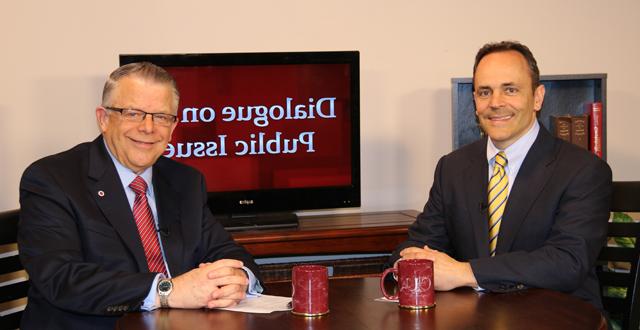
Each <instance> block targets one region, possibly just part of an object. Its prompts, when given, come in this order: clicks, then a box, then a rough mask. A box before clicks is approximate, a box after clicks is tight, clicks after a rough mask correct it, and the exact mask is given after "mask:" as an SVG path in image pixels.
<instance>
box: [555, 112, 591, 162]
mask: <svg viewBox="0 0 640 330" xmlns="http://www.w3.org/2000/svg"><path fill="white" fill-rule="evenodd" d="M552 124H553V127H554V134H555V135H556V137H558V138H560V139H563V140H565V141H567V142H571V143H573V144H575V145H577V146H580V147H582V148H585V149H587V150H590V151H591V152H593V153H594V154H596V155H598V157H602V103H601V102H593V103H588V104H587V106H586V110H585V113H584V114H582V115H561V116H552Z"/></svg>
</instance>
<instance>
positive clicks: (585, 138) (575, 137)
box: [571, 115, 589, 150]
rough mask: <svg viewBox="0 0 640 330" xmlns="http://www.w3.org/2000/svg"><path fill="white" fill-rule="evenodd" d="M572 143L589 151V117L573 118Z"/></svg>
mask: <svg viewBox="0 0 640 330" xmlns="http://www.w3.org/2000/svg"><path fill="white" fill-rule="evenodd" d="M571 143H573V144H575V145H577V146H578V147H581V148H584V149H587V150H589V117H587V115H573V116H571Z"/></svg>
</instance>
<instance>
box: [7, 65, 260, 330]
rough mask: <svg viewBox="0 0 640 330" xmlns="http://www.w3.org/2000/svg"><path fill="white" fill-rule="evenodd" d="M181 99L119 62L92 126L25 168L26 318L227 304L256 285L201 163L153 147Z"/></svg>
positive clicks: (102, 321)
mask: <svg viewBox="0 0 640 330" xmlns="http://www.w3.org/2000/svg"><path fill="white" fill-rule="evenodd" d="M178 100H179V94H178V91H177V89H176V85H175V81H174V80H173V78H172V77H171V76H170V75H169V74H168V73H167V72H166V71H165V70H163V69H162V68H160V67H157V66H155V65H153V64H150V63H134V64H129V65H125V66H123V67H120V68H118V69H117V70H115V71H114V72H113V73H112V74H111V75H110V76H109V78H108V80H107V82H106V84H105V87H104V91H103V98H102V105H101V106H99V107H97V109H96V117H97V121H98V126H99V127H100V130H101V132H102V134H101V136H99V137H98V138H96V139H95V140H94V141H93V142H88V143H83V144H80V145H78V146H76V147H74V148H72V149H70V150H68V151H65V152H62V153H59V154H56V155H53V156H49V157H46V158H43V159H41V160H39V161H37V162H35V163H33V164H32V165H31V166H29V167H28V168H27V169H26V170H25V172H24V174H23V177H22V181H21V183H20V204H21V214H20V225H19V233H18V245H19V250H20V258H21V261H22V263H23V265H24V267H25V269H26V270H27V272H28V274H29V281H30V284H31V287H30V291H29V295H28V304H27V307H26V310H25V313H24V315H23V319H22V328H23V329H57V328H59V329H97V328H105V329H106V328H109V329H112V328H113V327H114V324H115V321H116V320H117V318H118V316H121V315H122V314H123V313H125V312H131V311H139V310H153V309H156V308H160V307H162V308H215V307H227V306H232V305H234V304H237V303H238V302H239V301H240V300H242V299H244V298H245V296H246V294H247V293H252V292H255V291H261V290H262V288H261V286H260V284H259V280H258V279H257V278H256V276H257V275H258V267H257V265H256V264H255V263H254V261H253V259H252V257H251V256H250V255H249V254H248V253H247V252H246V251H245V250H244V249H243V248H242V247H240V246H238V245H237V244H235V243H234V241H233V240H232V238H231V237H230V235H229V234H228V233H227V232H226V231H225V230H224V229H223V227H222V226H221V225H220V223H218V222H217V221H215V220H214V219H213V217H212V215H211V212H210V211H209V209H208V207H207V193H206V187H205V183H204V179H203V177H202V175H201V174H200V173H199V172H198V171H196V170H194V169H192V168H190V167H188V166H185V165H181V164H179V163H177V162H175V161H173V160H170V159H167V158H165V157H161V155H162V154H163V153H164V150H165V148H166V146H167V143H168V142H169V140H170V139H171V134H172V132H173V130H174V128H175V127H176V124H177V120H176V113H177V110H178Z"/></svg>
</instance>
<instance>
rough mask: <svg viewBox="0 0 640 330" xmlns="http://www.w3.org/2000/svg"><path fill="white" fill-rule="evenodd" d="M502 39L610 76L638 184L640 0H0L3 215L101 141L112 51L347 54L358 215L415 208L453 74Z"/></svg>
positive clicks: (613, 137)
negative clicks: (355, 70)
mask: <svg viewBox="0 0 640 330" xmlns="http://www.w3.org/2000/svg"><path fill="white" fill-rule="evenodd" d="M178 3H180V5H179V6H178V5H177V4H178ZM502 39H515V40H520V41H522V42H524V43H525V44H527V45H529V47H530V48H531V49H532V50H533V52H534V54H535V55H536V57H537V59H538V62H539V65H540V68H541V71H542V73H543V74H568V73H599V72H605V73H608V75H609V76H608V77H609V79H608V86H607V87H608V114H607V120H608V127H607V128H608V133H607V134H608V136H607V138H608V145H607V148H608V161H609V163H610V164H611V167H612V168H613V174H614V179H615V180H640V173H639V171H640V170H639V169H640V153H639V152H638V142H636V141H638V140H639V138H638V136H639V132H638V131H639V130H638V127H639V123H640V90H639V89H638V83H637V79H638V78H639V77H640V65H639V64H638V61H640V42H639V40H640V1H636V0H626V1H617V0H613V1H608V2H603V1H595V0H586V1H579V0H573V1H562V0H542V1H513V0H511V1H493V0H487V1H428V0H423V1H409V0H401V1H348V0H341V1H334V0H323V1H299V0H298V1H294V0H280V1H190V0H182V1H133V0H126V1H121V0H118V1H101V2H97V1H62V0H61V1H28V0H27V1H5V2H3V4H2V8H1V10H0V47H1V49H2V52H1V55H0V73H1V75H0V114H1V116H0V141H1V142H0V171H1V173H2V175H1V176H0V187H2V193H1V194H0V211H1V210H6V209H12V208H16V207H18V183H19V180H20V175H21V173H22V171H23V170H24V168H25V167H26V166H27V165H28V164H29V163H31V162H33V161H34V160H36V159H38V158H40V157H43V156H46V155H49V154H52V153H55V152H58V151H62V150H65V149H67V148H69V147H71V146H73V145H75V144H77V143H79V142H82V141H87V140H90V139H93V138H94V137H95V136H96V135H97V133H98V130H97V128H96V124H95V119H94V108H95V106H96V105H97V104H98V103H99V96H100V89H101V86H102V83H103V79H104V77H105V75H106V74H107V73H108V72H110V71H111V70H113V69H114V68H115V67H116V66H117V63H118V59H117V56H118V54H120V53H175V52H243V51H306V50H352V49H355V50H359V51H360V52H361V53H360V54H361V55H360V56H361V80H362V81H361V98H362V108H361V112H362V114H361V116H362V120H361V125H362V187H363V193H362V197H363V205H362V209H363V210H366V211H373V210H388V209H400V208H414V209H419V208H421V207H422V205H423V204H424V202H425V199H426V195H427V190H428V188H429V187H430V185H431V181H432V175H433V170H434V167H435V164H436V161H437V160H438V158H439V157H440V156H441V155H443V154H445V153H447V152H449V151H450V150H451V114H450V113H451V96H450V78H451V77H464V76H470V75H471V66H472V61H473V56H474V54H475V52H476V50H477V49H478V48H479V47H480V46H481V45H482V44H484V43H485V42H487V41H497V40H502Z"/></svg>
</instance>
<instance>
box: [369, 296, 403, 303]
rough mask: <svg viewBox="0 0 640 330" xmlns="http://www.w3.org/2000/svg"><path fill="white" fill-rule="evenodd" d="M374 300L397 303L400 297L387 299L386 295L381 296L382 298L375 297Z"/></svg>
mask: <svg viewBox="0 0 640 330" xmlns="http://www.w3.org/2000/svg"><path fill="white" fill-rule="evenodd" d="M373 300H374V301H380V302H391V303H397V302H398V299H387V298H385V297H380V298H376V299H373Z"/></svg>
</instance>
